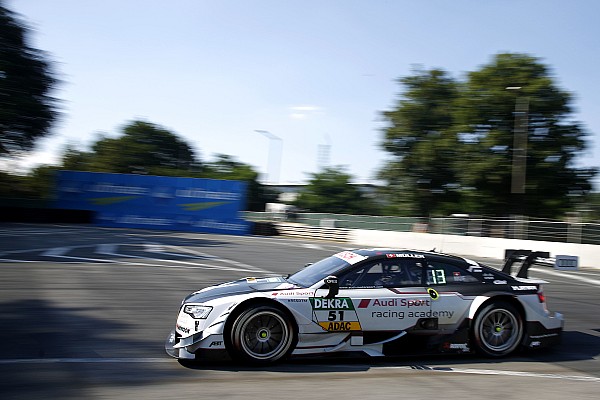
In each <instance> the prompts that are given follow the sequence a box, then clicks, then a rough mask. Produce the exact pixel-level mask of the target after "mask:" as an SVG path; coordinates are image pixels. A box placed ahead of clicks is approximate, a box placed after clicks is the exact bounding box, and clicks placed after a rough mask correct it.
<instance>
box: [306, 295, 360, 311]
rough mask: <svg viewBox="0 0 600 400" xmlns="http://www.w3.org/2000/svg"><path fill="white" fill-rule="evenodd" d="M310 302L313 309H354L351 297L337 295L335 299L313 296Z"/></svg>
mask: <svg viewBox="0 0 600 400" xmlns="http://www.w3.org/2000/svg"><path fill="white" fill-rule="evenodd" d="M310 304H311V305H312V308H313V310H354V304H353V303H352V300H350V298H349V297H335V298H333V299H326V298H324V297H311V298H310Z"/></svg>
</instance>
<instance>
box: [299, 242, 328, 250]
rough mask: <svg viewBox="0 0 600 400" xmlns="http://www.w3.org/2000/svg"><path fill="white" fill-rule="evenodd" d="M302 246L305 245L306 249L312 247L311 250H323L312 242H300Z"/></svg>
mask: <svg viewBox="0 0 600 400" xmlns="http://www.w3.org/2000/svg"><path fill="white" fill-rule="evenodd" d="M302 247H306V248H307V249H313V250H325V249H324V248H322V247H321V246H319V245H318V244H313V243H304V244H302Z"/></svg>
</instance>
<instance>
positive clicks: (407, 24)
mask: <svg viewBox="0 0 600 400" xmlns="http://www.w3.org/2000/svg"><path fill="white" fill-rule="evenodd" d="M5 5H6V6H7V7H8V8H9V9H11V10H12V11H15V12H17V13H19V14H20V15H21V17H22V18H23V19H24V20H25V21H26V22H27V23H28V24H29V25H30V26H31V27H32V28H33V30H34V31H33V35H32V37H31V44H32V45H33V46H34V47H36V48H39V49H42V50H44V51H46V52H48V53H49V58H50V59H51V60H52V61H53V62H54V63H55V70H56V73H57V75H58V77H59V79H61V80H62V83H61V84H60V85H59V87H58V89H57V91H56V92H55V93H54V95H55V96H56V97H58V98H59V99H60V100H61V107H62V108H61V114H62V115H61V117H60V120H59V121H58V123H57V124H56V125H55V127H54V129H53V134H52V135H51V136H50V137H48V138H45V139H43V140H41V141H39V143H38V144H37V147H36V149H35V152H34V153H33V154H31V155H30V156H29V157H28V158H27V159H25V160H22V161H21V162H19V163H17V164H13V165H12V168H15V169H22V168H25V167H29V166H31V165H35V164H37V163H56V162H58V161H59V159H60V155H61V154H62V151H63V150H64V148H65V146H67V145H71V146H75V147H78V148H80V149H88V148H89V146H90V145H91V144H92V143H93V142H94V141H96V140H97V139H98V137H99V135H101V134H103V135H108V136H118V135H119V133H120V130H121V129H122V127H123V126H124V125H126V124H127V123H129V122H131V121H133V120H138V119H142V120H145V121H148V122H151V123H154V124H157V125H160V126H162V127H164V128H166V129H168V130H170V131H172V132H174V133H176V134H177V135H180V136H181V137H182V138H184V139H185V140H186V141H187V142H188V143H189V144H190V145H192V146H193V148H194V149H195V150H196V151H197V152H198V154H199V155H200V158H201V159H202V160H203V161H210V160H211V159H213V158H214V156H215V154H228V155H231V156H234V157H235V158H236V159H237V160H238V161H241V162H244V163H247V164H250V165H252V166H254V167H255V168H256V170H257V171H259V172H260V173H261V174H262V175H261V176H262V180H263V181H269V182H274V183H302V182H306V181H307V180H308V179H309V178H310V174H312V173H315V172H318V171H319V168H320V167H321V166H323V165H330V166H344V167H345V168H346V171H347V172H348V173H350V174H351V175H352V176H353V177H354V181H355V182H363V183H364V182H375V179H376V174H377V171H378V170H379V169H381V168H382V167H383V166H384V165H385V162H386V160H387V155H386V153H385V152H384V151H383V150H382V149H381V148H380V143H381V141H382V138H383V128H384V127H385V121H383V120H382V118H381V114H382V112H383V111H386V110H390V109H392V108H393V107H394V105H395V104H396V102H397V101H398V99H399V96H400V94H401V91H402V87H401V86H400V85H399V84H398V82H397V80H398V79H399V78H401V77H403V76H407V75H410V74H411V73H412V71H413V70H414V68H415V67H419V66H420V67H423V68H425V69H431V68H441V69H444V70H446V71H448V72H449V73H451V74H452V76H453V77H455V78H457V79H463V78H464V77H465V75H466V73H468V72H469V71H473V70H477V69H479V68H480V67H481V66H483V65H485V64H488V63H489V62H490V61H491V60H492V58H493V56H494V55H495V54H498V53H500V52H519V53H527V54H529V55H532V56H535V57H538V58H539V59H540V61H541V62H543V63H544V64H546V65H547V66H549V67H550V69H551V71H552V74H553V77H554V78H555V82H557V84H558V86H559V87H561V88H562V89H564V90H567V91H569V92H571V93H573V94H574V102H573V106H574V110H575V112H574V114H573V116H572V117H573V118H574V119H575V120H577V121H580V122H581V123H582V124H583V126H584V127H585V129H586V130H587V132H588V133H589V134H590V136H589V139H588V140H589V150H588V151H586V152H585V153H584V154H581V156H580V158H579V160H578V165H579V166H600V113H599V112H598V105H599V104H600V90H598V89H599V88H600V68H598V65H599V64H600V52H599V47H598V38H600V24H598V22H597V19H598V15H600V1H595V0H589V1H586V0H573V1H563V0H497V1H496V0H487V1H478V0H448V1H441V0H430V1H427V0H412V1H408V0H407V1H404V0H396V1H394V0H387V1H385V0H368V1H367V0H363V1H358V0H302V1H299V0H296V1H293V0H236V1H233V0H211V1H207V0H206V1H205V0H169V1H164V0H7V1H6V2H5ZM595 190H596V191H599V190H600V178H599V179H597V180H596V182H595Z"/></svg>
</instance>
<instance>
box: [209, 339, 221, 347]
mask: <svg viewBox="0 0 600 400" xmlns="http://www.w3.org/2000/svg"><path fill="white" fill-rule="evenodd" d="M214 346H223V341H222V340H216V341H214V342H211V343H210V345H209V346H208V347H214Z"/></svg>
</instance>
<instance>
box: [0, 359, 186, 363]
mask: <svg viewBox="0 0 600 400" xmlns="http://www.w3.org/2000/svg"><path fill="white" fill-rule="evenodd" d="M166 362H170V363H173V362H175V360H174V359H172V358H13V359H6V360H0V365H14V364H106V363H114V364H135V363H166Z"/></svg>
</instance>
